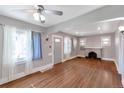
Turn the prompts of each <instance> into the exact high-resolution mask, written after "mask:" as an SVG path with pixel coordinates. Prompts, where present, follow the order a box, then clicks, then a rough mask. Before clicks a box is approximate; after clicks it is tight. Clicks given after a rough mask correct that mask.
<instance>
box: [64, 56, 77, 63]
mask: <svg viewBox="0 0 124 93" xmlns="http://www.w3.org/2000/svg"><path fill="white" fill-rule="evenodd" d="M76 57H77V56H73V57H69V58H67V59H63V60H62V62H65V61H68V60H71V59H74V58H76Z"/></svg>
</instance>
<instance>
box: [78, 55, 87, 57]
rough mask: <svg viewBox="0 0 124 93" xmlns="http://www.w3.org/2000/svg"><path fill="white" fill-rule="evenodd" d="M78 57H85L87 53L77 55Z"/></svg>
mask: <svg viewBox="0 0 124 93" xmlns="http://www.w3.org/2000/svg"><path fill="white" fill-rule="evenodd" d="M77 57H85V55H77Z"/></svg>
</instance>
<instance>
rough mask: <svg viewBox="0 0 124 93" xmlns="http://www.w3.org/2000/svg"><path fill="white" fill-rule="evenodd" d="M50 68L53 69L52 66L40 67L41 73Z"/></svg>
mask: <svg viewBox="0 0 124 93" xmlns="http://www.w3.org/2000/svg"><path fill="white" fill-rule="evenodd" d="M52 68H53V64H48V65H45V66H43V67H42V69H41V72H45V71H47V70H49V69H52Z"/></svg>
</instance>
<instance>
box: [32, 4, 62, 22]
mask: <svg viewBox="0 0 124 93" xmlns="http://www.w3.org/2000/svg"><path fill="white" fill-rule="evenodd" d="M35 8H36V9H32V10H33V11H34V12H33V17H34V19H35V20H36V21H40V22H41V23H45V20H46V18H45V16H44V14H54V15H58V16H62V15H63V12H62V11H57V10H48V9H45V8H44V6H43V5H35Z"/></svg>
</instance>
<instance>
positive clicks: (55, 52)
mask: <svg viewBox="0 0 124 93" xmlns="http://www.w3.org/2000/svg"><path fill="white" fill-rule="evenodd" d="M52 46H53V47H52V62H53V64H58V63H61V62H62V60H63V37H62V36H57V35H53V36H52Z"/></svg>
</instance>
